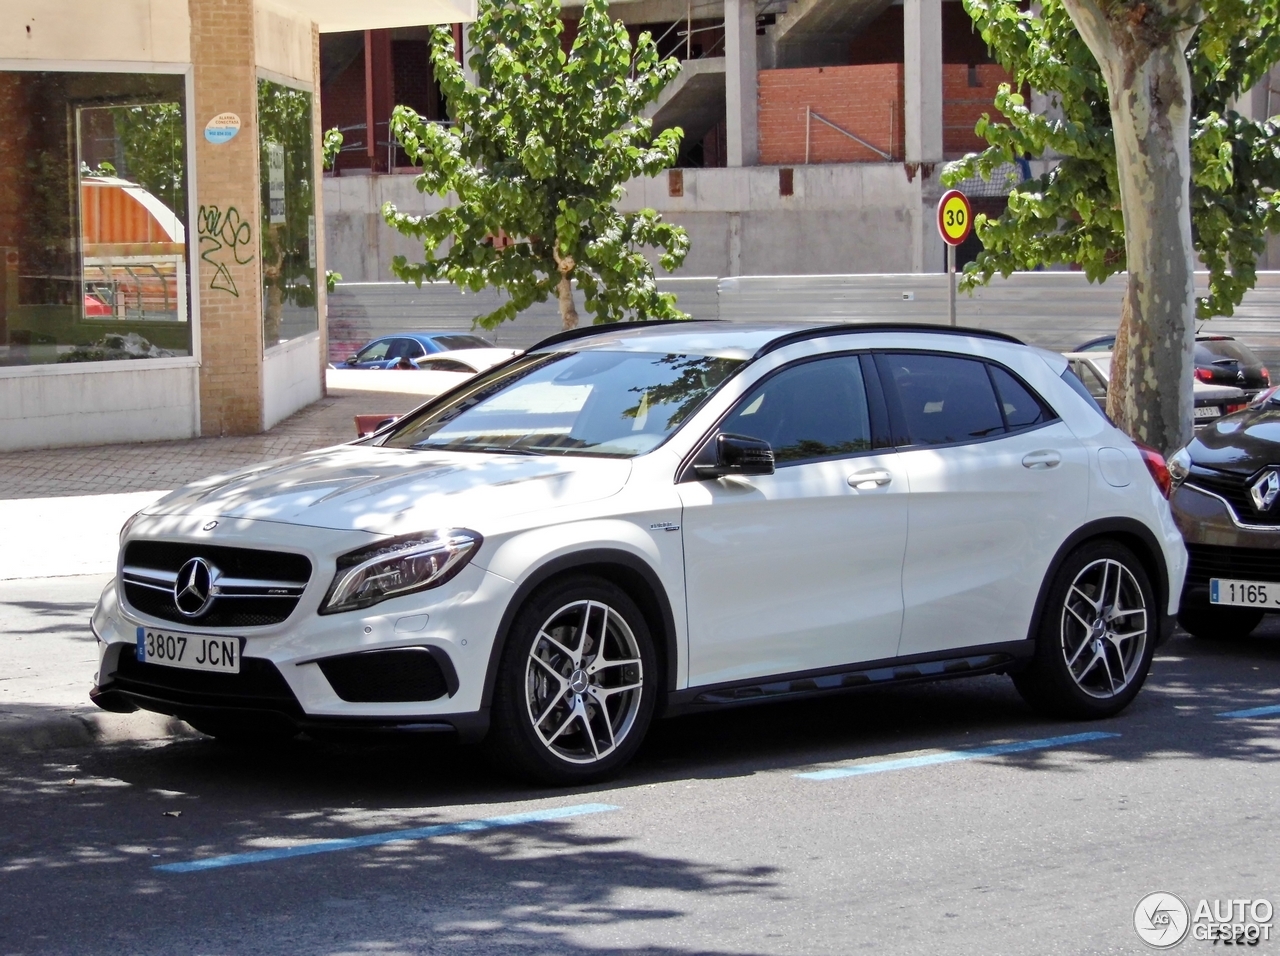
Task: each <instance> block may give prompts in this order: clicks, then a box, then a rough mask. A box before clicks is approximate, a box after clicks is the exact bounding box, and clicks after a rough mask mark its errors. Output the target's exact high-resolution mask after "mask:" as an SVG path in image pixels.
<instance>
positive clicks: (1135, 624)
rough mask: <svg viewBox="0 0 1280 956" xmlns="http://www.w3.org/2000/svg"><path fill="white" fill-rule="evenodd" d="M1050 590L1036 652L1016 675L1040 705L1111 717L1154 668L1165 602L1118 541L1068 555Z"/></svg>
mask: <svg viewBox="0 0 1280 956" xmlns="http://www.w3.org/2000/svg"><path fill="white" fill-rule="evenodd" d="M1045 587H1046V593H1045V600H1044V602H1043V605H1042V606H1043V608H1044V610H1043V612H1042V613H1041V615H1040V625H1039V628H1038V631H1037V633H1036V634H1035V635H1034V637H1035V642H1036V647H1035V655H1034V657H1033V658H1032V660H1031V663H1030V664H1029V665H1028V666H1027V668H1026V669H1025V670H1023V671H1021V672H1020V673H1017V674H1015V675H1014V678H1013V680H1014V684H1015V685H1016V686H1017V688H1018V692H1019V693H1020V694H1021V695H1022V697H1023V699H1025V700H1026V701H1027V703H1029V704H1030V705H1031V706H1032V707H1034V708H1036V709H1037V710H1039V711H1041V712H1043V713H1046V714H1049V715H1052V716H1055V717H1066V718H1071V719H1076V720H1080V719H1086V720H1087V719H1090V718H1098V717H1110V716H1112V715H1114V714H1118V713H1119V712H1120V711H1122V710H1123V709H1124V708H1125V707H1127V706H1128V704H1129V702H1130V701H1132V700H1133V698H1134V697H1135V696H1136V695H1137V693H1138V691H1139V689H1140V688H1141V687H1142V683H1143V681H1145V680H1146V678H1147V671H1148V670H1149V669H1150V667H1151V655H1152V653H1154V651H1155V644H1156V635H1157V631H1156V627H1157V626H1158V620H1159V618H1158V615H1159V608H1157V607H1156V601H1155V591H1154V589H1153V588H1152V587H1151V582H1150V580H1149V579H1148V577H1147V572H1146V569H1145V568H1144V567H1143V565H1142V562H1141V561H1139V560H1138V558H1137V555H1135V554H1134V553H1133V552H1132V551H1130V550H1129V549H1128V548H1127V547H1125V546H1124V545H1122V544H1120V543H1119V542H1118V541H1110V540H1097V541H1091V542H1089V543H1087V544H1084V545H1081V546H1080V547H1079V548H1077V549H1076V550H1075V551H1073V552H1071V554H1069V555H1067V557H1066V559H1065V560H1063V562H1062V564H1061V565H1059V567H1058V569H1057V571H1056V572H1055V573H1054V574H1053V576H1052V578H1051V579H1050V580H1049V581H1047V582H1046V583H1045Z"/></svg>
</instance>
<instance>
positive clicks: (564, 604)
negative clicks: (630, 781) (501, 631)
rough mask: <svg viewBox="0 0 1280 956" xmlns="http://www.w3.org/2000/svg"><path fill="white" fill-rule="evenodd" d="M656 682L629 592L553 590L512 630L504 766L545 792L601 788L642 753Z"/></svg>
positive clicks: (500, 747)
mask: <svg viewBox="0 0 1280 956" xmlns="http://www.w3.org/2000/svg"><path fill="white" fill-rule="evenodd" d="M655 677H656V661H655V659H654V653H653V642H652V640H651V638H650V635H649V628H648V625H647V624H646V622H645V620H644V616H643V615H642V614H641V613H640V611H639V609H638V608H637V607H636V605H635V603H634V602H633V601H632V600H631V599H630V598H629V597H628V596H627V595H626V593H625V592H623V591H622V590H621V589H620V588H618V587H616V586H615V585H613V584H611V583H609V582H607V581H603V580H599V579H594V578H577V579H573V580H570V581H568V582H564V583H562V584H559V585H557V586H554V587H552V588H550V589H548V590H547V591H544V592H542V593H541V594H539V595H538V596H537V597H535V598H534V600H533V601H531V602H530V604H529V605H527V606H526V607H525V608H524V609H523V610H522V611H521V613H520V615H519V616H518V617H517V619H516V622H515V624H514V625H513V626H512V630H511V635H510V637H509V639H508V642H507V648H506V651H505V653H504V654H503V661H502V665H501V668H500V671H499V674H498V683H497V686H496V687H495V689H494V701H493V719H494V727H493V734H492V741H491V742H492V745H493V747H494V748H495V749H496V751H497V755H498V756H499V758H500V760H501V761H502V763H503V765H504V766H508V767H512V768H514V769H515V770H516V771H517V772H518V773H519V774H520V775H521V776H524V777H526V778H529V779H533V780H536V781H538V782H541V783H550V784H575V783H585V782H588V781H591V780H598V779H600V778H602V777H605V776H607V775H609V774H611V773H613V772H614V771H616V770H617V769H618V768H620V767H621V766H622V765H623V764H625V763H626V762H627V761H628V760H630V759H631V756H632V755H633V754H634V753H635V750H636V748H637V747H639V745H640V742H641V739H642V738H643V737H644V733H645V731H646V730H647V729H648V725H649V720H650V718H651V717H652V714H653V704H654V696H655V690H656V682H655Z"/></svg>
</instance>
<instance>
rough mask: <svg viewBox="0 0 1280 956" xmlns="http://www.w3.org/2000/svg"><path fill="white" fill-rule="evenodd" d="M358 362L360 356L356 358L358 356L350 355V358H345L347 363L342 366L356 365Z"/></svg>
mask: <svg viewBox="0 0 1280 956" xmlns="http://www.w3.org/2000/svg"><path fill="white" fill-rule="evenodd" d="M358 361H360V356H358V355H351V356H348V357H347V361H346V362H345V363H344V364H346V365H355V364H356V362H358Z"/></svg>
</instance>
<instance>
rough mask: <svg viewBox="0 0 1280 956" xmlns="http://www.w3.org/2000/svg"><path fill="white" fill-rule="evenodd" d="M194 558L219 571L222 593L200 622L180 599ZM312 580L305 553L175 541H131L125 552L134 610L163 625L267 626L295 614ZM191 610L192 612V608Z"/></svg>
mask: <svg viewBox="0 0 1280 956" xmlns="http://www.w3.org/2000/svg"><path fill="white" fill-rule="evenodd" d="M192 558H203V559H204V560H205V561H207V562H208V563H209V564H210V565H211V566H213V567H214V568H216V569H217V572H218V577H217V579H216V580H215V581H213V582H212V583H213V584H216V585H218V587H219V590H220V592H221V593H220V594H218V595H217V596H216V597H215V598H214V600H213V601H212V602H211V603H210V604H209V606H208V608H207V609H206V610H205V611H204V612H203V613H202V614H200V615H199V616H197V617H188V616H187V615H185V614H183V613H182V612H181V611H180V610H179V609H178V606H177V603H176V601H175V599H174V582H175V581H176V580H177V577H178V572H179V570H181V569H182V567H183V565H185V564H186V563H187V562H188V561H190V560H191V559H192ZM310 578H311V562H310V561H309V560H308V559H307V558H306V557H304V556H303V555H300V554H289V553H287V552H281V551H260V550H257V549H254V548H229V547H225V546H219V545H204V544H186V543H181V542H173V541H130V542H129V543H128V544H127V545H126V546H125V551H124V574H123V584H124V595H125V600H126V602H127V603H128V604H129V606H130V607H132V608H133V609H134V610H136V611H138V612H139V613H141V614H146V615H148V616H150V617H155V618H159V619H160V620H163V621H173V622H174V623H176V624H186V625H188V626H192V625H196V626H199V627H208V628H243V627H266V626H268V625H271V624H279V623H280V622H281V621H284V620H285V619H286V618H288V617H289V615H290V614H292V613H293V610H294V608H295V607H297V605H298V601H299V600H300V599H301V597H302V592H303V590H304V589H305V588H306V585H307V582H308V581H309V580H310ZM188 609H189V610H191V609H192V608H188Z"/></svg>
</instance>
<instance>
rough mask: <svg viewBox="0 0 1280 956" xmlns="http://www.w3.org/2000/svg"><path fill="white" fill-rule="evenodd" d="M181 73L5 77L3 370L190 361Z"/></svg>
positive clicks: (0, 178)
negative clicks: (153, 360) (176, 359)
mask: <svg viewBox="0 0 1280 956" xmlns="http://www.w3.org/2000/svg"><path fill="white" fill-rule="evenodd" d="M184 98H185V92H184V80H183V78H182V77H180V76H165V75H137V74H118V73H54V72H21V71H8V72H0V114H3V115H4V116H5V117H6V120H7V123H8V130H7V134H6V136H5V137H4V138H3V139H0V364H7V365H28V364H39V363H52V362H91V361H102V360H113V359H140V358H161V357H167V356H175V355H189V354H190V351H191V337H190V323H189V320H188V315H189V309H188V290H187V281H186V269H187V260H186V231H187V229H186V227H187V223H186V219H187V202H186V163H185V153H186V135H185V130H186V125H185V116H184V107H183V102H184Z"/></svg>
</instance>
